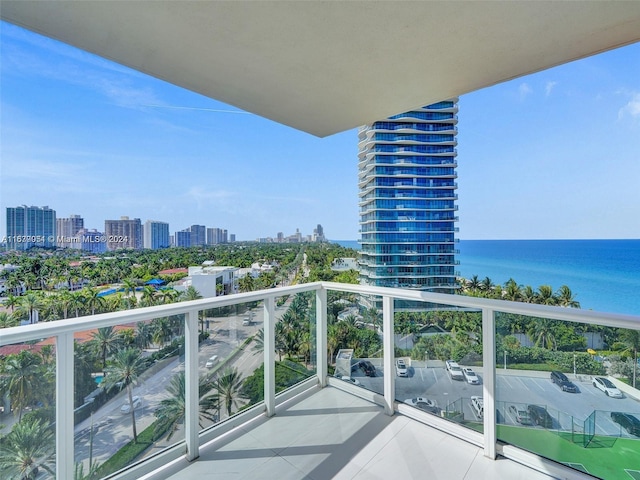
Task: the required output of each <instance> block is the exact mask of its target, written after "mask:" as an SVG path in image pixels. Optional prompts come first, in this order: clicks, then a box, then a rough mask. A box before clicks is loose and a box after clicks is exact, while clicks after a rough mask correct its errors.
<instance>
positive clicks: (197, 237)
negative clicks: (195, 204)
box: [189, 225, 207, 247]
mask: <svg viewBox="0 0 640 480" xmlns="http://www.w3.org/2000/svg"><path fill="white" fill-rule="evenodd" d="M189 231H190V232H191V246H192V247H198V246H200V245H205V244H206V243H207V234H206V232H207V229H206V227H205V226H204V225H191V227H190V228H189Z"/></svg>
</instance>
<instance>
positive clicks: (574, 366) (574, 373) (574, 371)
mask: <svg viewBox="0 0 640 480" xmlns="http://www.w3.org/2000/svg"><path fill="white" fill-rule="evenodd" d="M573 376H574V377H575V376H576V354H575V353H574V354H573Z"/></svg>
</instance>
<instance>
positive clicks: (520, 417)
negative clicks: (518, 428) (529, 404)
mask: <svg viewBox="0 0 640 480" xmlns="http://www.w3.org/2000/svg"><path fill="white" fill-rule="evenodd" d="M509 413H510V414H511V415H513V418H515V419H516V422H518V423H519V424H521V425H531V417H530V416H529V412H527V411H526V410H524V409H523V408H519V407H516V406H515V405H509Z"/></svg>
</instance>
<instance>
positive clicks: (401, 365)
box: [396, 358, 409, 377]
mask: <svg viewBox="0 0 640 480" xmlns="http://www.w3.org/2000/svg"><path fill="white" fill-rule="evenodd" d="M396 375H398V376H399V377H407V376H408V375H409V374H408V369H407V363H406V362H405V361H404V359H403V358H398V359H397V360H396Z"/></svg>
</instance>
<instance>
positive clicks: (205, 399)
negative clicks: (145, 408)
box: [154, 372, 219, 440]
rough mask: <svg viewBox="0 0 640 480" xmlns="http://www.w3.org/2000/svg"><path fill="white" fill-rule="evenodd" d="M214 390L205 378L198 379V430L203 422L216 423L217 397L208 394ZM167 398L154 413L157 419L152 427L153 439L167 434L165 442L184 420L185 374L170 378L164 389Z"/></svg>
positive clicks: (181, 373)
mask: <svg viewBox="0 0 640 480" xmlns="http://www.w3.org/2000/svg"><path fill="white" fill-rule="evenodd" d="M214 388H215V385H214V383H213V382H210V381H209V380H207V379H206V377H200V380H199V381H198V395H199V398H200V401H199V404H200V412H199V417H200V420H199V424H200V428H202V427H204V423H203V421H204V420H209V421H211V422H215V421H216V415H215V413H214V411H216V410H218V409H219V405H218V395H217V394H216V393H210V392H211V390H213V389H214ZM166 390H167V393H168V394H169V398H165V399H164V400H162V401H161V402H160V406H159V407H158V409H157V410H156V411H155V416H156V417H157V418H158V420H157V422H156V423H155V426H154V437H156V438H157V437H158V435H161V434H163V433H164V432H167V437H166V438H167V440H171V437H172V436H173V434H174V433H175V432H176V430H177V429H178V425H179V424H180V423H181V422H182V421H183V420H184V415H185V410H186V408H185V374H184V372H180V373H178V374H177V375H174V376H173V377H172V378H171V382H170V383H169V386H168V387H167V388H166Z"/></svg>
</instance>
